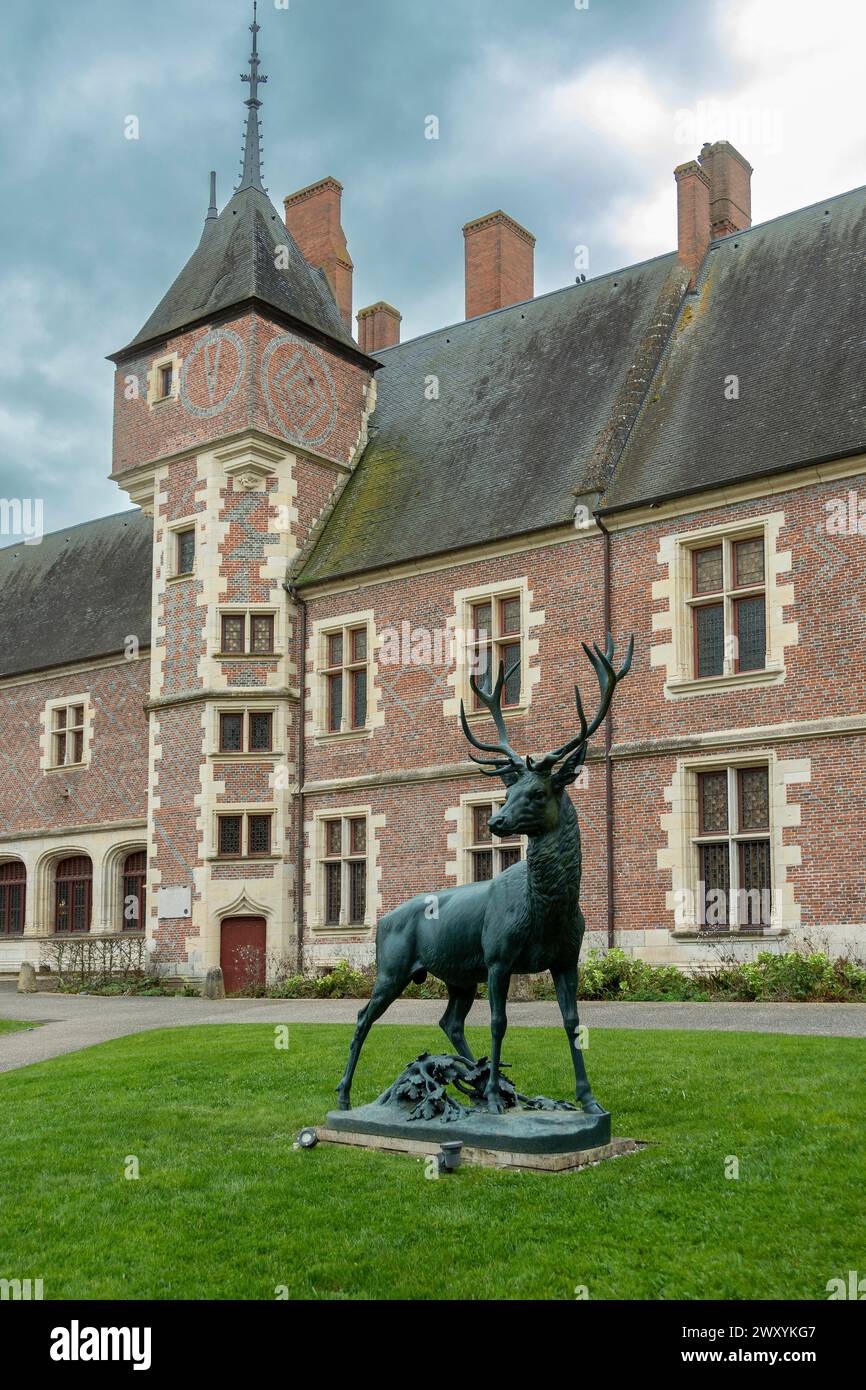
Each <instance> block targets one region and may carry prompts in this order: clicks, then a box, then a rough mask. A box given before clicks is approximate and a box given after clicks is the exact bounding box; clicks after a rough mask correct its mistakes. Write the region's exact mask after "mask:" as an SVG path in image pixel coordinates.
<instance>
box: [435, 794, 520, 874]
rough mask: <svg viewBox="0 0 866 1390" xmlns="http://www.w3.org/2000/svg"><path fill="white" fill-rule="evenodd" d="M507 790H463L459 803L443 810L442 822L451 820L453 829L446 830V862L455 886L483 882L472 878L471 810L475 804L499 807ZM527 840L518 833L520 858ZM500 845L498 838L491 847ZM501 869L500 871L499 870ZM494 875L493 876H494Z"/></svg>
mask: <svg viewBox="0 0 866 1390" xmlns="http://www.w3.org/2000/svg"><path fill="white" fill-rule="evenodd" d="M505 797H506V793H505V792H504V791H493V790H492V788H491V789H488V790H486V791H477V792H464V793H463V795H462V796H461V797H460V804H459V806H451V807H450V808H449V809H448V810H447V811H446V812H445V821H446V823H448V822H449V821H450V822H452V823H453V825H454V829H453V830H452V831H450V832H449V834H448V838H447V843H448V850H449V853H450V854H451V855H453V858H452V859H449V861H448V863H447V864H446V865H445V876H446V878H453V879H454V880H455V883H456V885H457V887H463V886H464V885H465V884H467V883H474V882H478V881H481V882H484V881H485V880H476V879H473V878H472V875H471V872H470V869H471V862H472V846H473V844H474V836H475V826H474V812H475V808H476V806H494V807H497V808H498V807H500V806H503V805H504V804H505ZM527 845H528V839H527V837H526V836H525V835H521V836H520V857H521V859H525V858H526V851H527ZM501 847H502V842H501V841H498V840H497V841H495V843H494V845H493V848H494V851H495V850H496V849H497V848H501ZM500 872H501V871H500ZM494 877H495V875H494Z"/></svg>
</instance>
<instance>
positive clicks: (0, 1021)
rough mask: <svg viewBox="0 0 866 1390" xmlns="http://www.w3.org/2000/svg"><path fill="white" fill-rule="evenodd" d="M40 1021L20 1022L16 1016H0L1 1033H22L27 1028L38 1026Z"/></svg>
mask: <svg viewBox="0 0 866 1390" xmlns="http://www.w3.org/2000/svg"><path fill="white" fill-rule="evenodd" d="M38 1027H39V1024H38V1023H25V1022H23V1021H21V1022H19V1020H18V1019H15V1018H0V1033H20V1032H21V1031H22V1029H25V1028H38Z"/></svg>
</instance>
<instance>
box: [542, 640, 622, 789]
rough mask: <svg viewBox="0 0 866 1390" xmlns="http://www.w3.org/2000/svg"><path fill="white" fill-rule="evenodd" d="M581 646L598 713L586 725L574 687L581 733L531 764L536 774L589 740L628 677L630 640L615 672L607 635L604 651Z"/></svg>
mask: <svg viewBox="0 0 866 1390" xmlns="http://www.w3.org/2000/svg"><path fill="white" fill-rule="evenodd" d="M581 646H582V647H583V650H584V651H585V652H586V654H587V656H588V657H589V660H590V663H591V665H592V668H593V670H594V671H595V674H596V677H597V679H598V688H599V696H600V698H599V705H598V713H597V714H596V716H595V718H594V719H593V721H592V723H591V724H587V722H586V715H585V714H584V712H583V703H582V701H581V698H580V689H579V687H578V686H577V685H576V686H575V687H574V702H575V704H576V705H577V717H578V719H579V720H580V733H579V734H578V735H577V737H576V738H572V739H569V741H568V743H564V744H563V745H562V747H561V748H557V749H556V751H555V752H554V753H546V754H545V755H544V757H543V758H539V759H538V761H537V762H535V763H534V764H533V766H534V767H535V769H536V770H537V771H538V772H548V771H549V770H550V769H551V768H552V767H553V766H554V765H555V764H556V763H558V762H559V760H560V758H564V757H566V755H567V754H569V753H573V752H574V750H575V749H576V748H580V746H581V745H582V744H584V743H586V742H587V741H588V739H590V738H591V737H592V735H593V734H594V733H595V731H596V729H597V728H598V727H599V725H600V724H601V723H602V721H603V720H604V718H605V716H606V714H607V712H608V709H609V708H610V702H611V700H612V699H613V692H614V690H615V689H616V685H617V682H618V681H621V680H622V678H623V676H625V675H627V674H628V671H629V668H630V666H631V659H632V656H633V655H634V638H633V637H631V638H630V639H629V644H628V650H627V651H626V654H625V661H624V662H623V663H622V665H621V666H620V668H619V670H618V671H615V670H614V668H613V654H614V640H613V637H612V636H611V635H610V633H608V634H607V642H606V644H605V649H604V651H602V650H601V648H600V647H599V646H598V644H597V643H595V642H593V644H592V649H591V650H590V648H589V647H588V646H587V645H586V643H585V642H582V643H581Z"/></svg>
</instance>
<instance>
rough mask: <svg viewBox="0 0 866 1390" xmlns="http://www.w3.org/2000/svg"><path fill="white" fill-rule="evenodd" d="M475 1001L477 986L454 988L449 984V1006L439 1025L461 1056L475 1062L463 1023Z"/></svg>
mask: <svg viewBox="0 0 866 1390" xmlns="http://www.w3.org/2000/svg"><path fill="white" fill-rule="evenodd" d="M474 1003H475V987H474V986H473V987H472V989H469V990H465V989H452V987H451V985H449V986H448V1007H447V1009H446V1010H445V1012H444V1014H443V1015H442V1017H441V1018H440V1020H439V1027H440V1028H441V1029H442V1032H443V1033H444V1034H445V1036H446V1038H447V1039H448V1041H449V1042H450V1043H451V1044H452V1045H453V1046H454V1047H456V1048H457V1051H458V1052H459V1053H460V1056H461V1057H465V1058H466V1060H467V1062H474V1061H475V1058H474V1057H473V1056H472V1053H471V1051H470V1050H469V1044H468V1042H467V1041H466V1038H465V1036H464V1033H463V1025H464V1023H465V1022H466V1015H467V1014H468V1012H469V1010H470V1009H471V1008H472V1005H473V1004H474Z"/></svg>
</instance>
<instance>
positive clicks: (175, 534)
mask: <svg viewBox="0 0 866 1390" xmlns="http://www.w3.org/2000/svg"><path fill="white" fill-rule="evenodd" d="M199 521H200V515H199V514H197V513H195V512H193V513H191V514H190V515H189V516H183V517H180V518H178V520H176V521H170V522H168V523H167V524H166V528H165V529H166V541H167V560H168V563H167V565H166V578H167V580H168V581H169V583H172V582H173V581H175V580H180V579H193V578H194V577H195V575H196V574H197V572H198V568H199V558H200V547H199V534H198V526H199ZM184 531H192V532H193V534H194V536H195V555H194V557H193V563H192V569H191V570H179V569H178V567H177V566H178V550H179V538H180V536H181V534H182V533H183V532H184Z"/></svg>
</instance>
